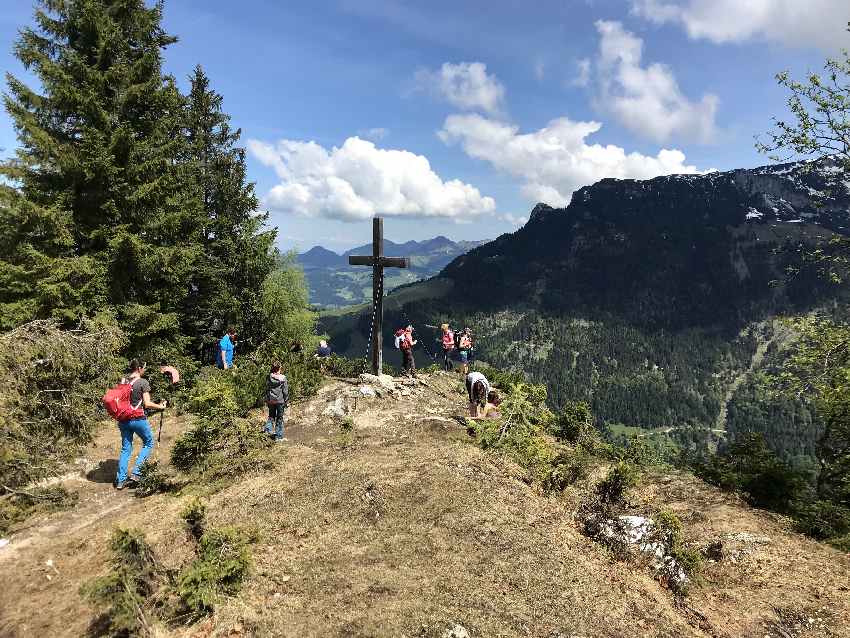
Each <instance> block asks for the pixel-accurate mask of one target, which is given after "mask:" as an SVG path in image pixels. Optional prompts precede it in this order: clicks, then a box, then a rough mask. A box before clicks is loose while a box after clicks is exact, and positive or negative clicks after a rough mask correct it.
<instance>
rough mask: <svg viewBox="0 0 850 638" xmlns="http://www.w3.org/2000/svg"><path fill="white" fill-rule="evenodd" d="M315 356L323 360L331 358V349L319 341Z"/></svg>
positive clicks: (326, 343) (325, 343) (325, 342)
mask: <svg viewBox="0 0 850 638" xmlns="http://www.w3.org/2000/svg"><path fill="white" fill-rule="evenodd" d="M316 356H317V357H318V358H319V359H325V358H327V357H329V356H331V347H330V346H329V345H328V342H327V341H325V340H324V339H322V340H321V341H319V347H318V348H316Z"/></svg>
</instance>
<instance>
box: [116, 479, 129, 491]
mask: <svg viewBox="0 0 850 638" xmlns="http://www.w3.org/2000/svg"><path fill="white" fill-rule="evenodd" d="M112 487H114V488H115V489H116V490H123V489H124V488H125V487H127V481H119V480H115V481H113V482H112Z"/></svg>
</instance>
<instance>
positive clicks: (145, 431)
mask: <svg viewBox="0 0 850 638" xmlns="http://www.w3.org/2000/svg"><path fill="white" fill-rule="evenodd" d="M144 374H145V363H144V362H142V361H139V360H138V359H133V360H132V361H130V365H129V366H127V376H125V377H124V378H123V379H121V383H128V384H130V386H131V388H132V390H131V392H130V407H131V409H132V413H133V416H132V418H130V419H127V420H123V421H118V429H119V430H120V431H121V456H120V457H119V458H118V474H117V475H116V476H115V483H113V485H114V486H115V489H116V490H123V489H124V488H125V487H126V486H127V483H128V482H130V481H131V482H138V481H139V478H140V476H139V468H141V467H142V463H144V462H145V459H147V458H148V455H149V454H150V453H151V450H152V449H153V432H152V431H151V426H150V423H148V419H147V416H146V414H145V409H148V410H164V409H165V407H166V405H167V402H166V401H163V402H162V403H154V402H153V401H151V384H150V383H149V382H148V380H147V379H145V378H143V375H144ZM134 434H135V435H136V436H138V437H139V438H140V439H141V440H142V449H141V450H140V451H139V455H138V456H137V457H136V462H135V464H134V465H133V470H132V471H131V472H130V475H129V477H128V475H127V466H128V465H129V464H130V455H131V454H132V453H133V435H134Z"/></svg>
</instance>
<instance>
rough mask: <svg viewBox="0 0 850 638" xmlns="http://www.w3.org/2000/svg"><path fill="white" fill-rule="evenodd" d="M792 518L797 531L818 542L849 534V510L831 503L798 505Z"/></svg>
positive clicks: (819, 501)
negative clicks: (794, 520)
mask: <svg viewBox="0 0 850 638" xmlns="http://www.w3.org/2000/svg"><path fill="white" fill-rule="evenodd" d="M794 518H795V519H796V527H797V530H799V531H801V532H803V533H804V534H806V535H808V536H811V537H812V538H817V539H819V540H826V539H831V538H837V537H840V536H844V535H845V534H848V533H850V509H848V508H846V507H843V506H841V505H838V504H837V503H833V502H831V501H823V500H818V501H814V502H812V503H806V504H798V505H797V506H796V508H795V511H794Z"/></svg>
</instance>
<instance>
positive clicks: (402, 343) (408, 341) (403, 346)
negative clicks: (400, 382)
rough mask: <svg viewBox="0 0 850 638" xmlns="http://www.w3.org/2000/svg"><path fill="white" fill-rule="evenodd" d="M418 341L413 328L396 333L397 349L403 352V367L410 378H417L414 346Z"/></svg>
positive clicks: (400, 329)
mask: <svg viewBox="0 0 850 638" xmlns="http://www.w3.org/2000/svg"><path fill="white" fill-rule="evenodd" d="M417 343H419V342H418V341H416V340H415V339H414V338H413V326H407V328H399V329H398V330H396V332H395V347H396V348H398V349H399V350H401V357H402V367H403V368H404V371H405V374H407V376H409V377H415V376H416V361H414V360H413V346H415V345H416V344H417Z"/></svg>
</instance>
